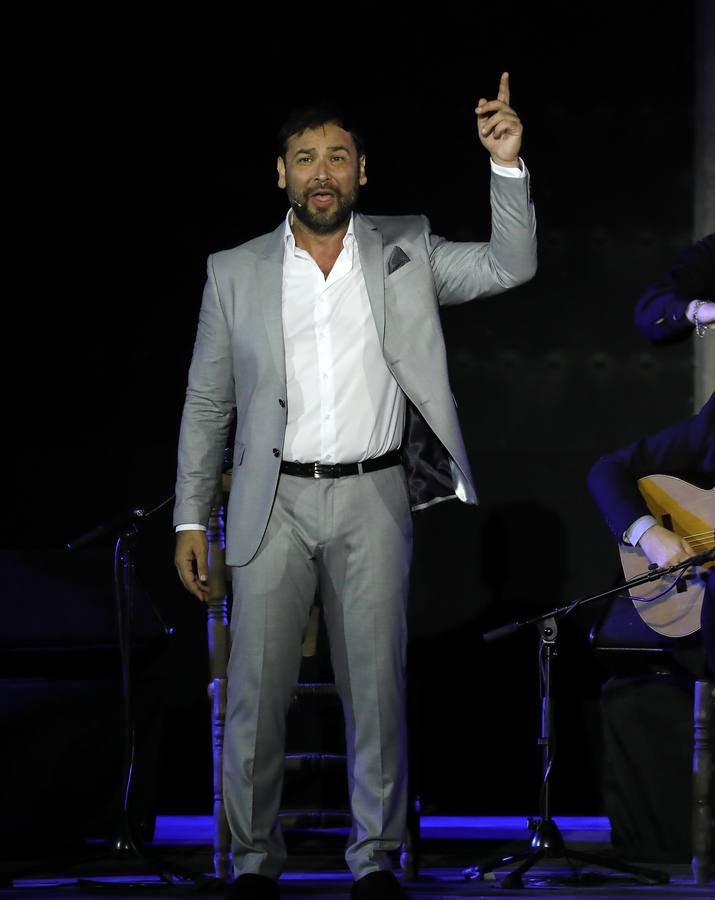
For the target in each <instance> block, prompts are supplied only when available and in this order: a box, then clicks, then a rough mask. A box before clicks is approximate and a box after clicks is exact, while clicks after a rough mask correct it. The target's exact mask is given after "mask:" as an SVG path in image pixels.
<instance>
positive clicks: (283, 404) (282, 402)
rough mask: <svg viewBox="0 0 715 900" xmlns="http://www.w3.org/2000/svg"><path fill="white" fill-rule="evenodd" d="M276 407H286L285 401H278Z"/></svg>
mask: <svg viewBox="0 0 715 900" xmlns="http://www.w3.org/2000/svg"><path fill="white" fill-rule="evenodd" d="M278 405H279V406H285V405H286V402H285V400H279V401H278Z"/></svg>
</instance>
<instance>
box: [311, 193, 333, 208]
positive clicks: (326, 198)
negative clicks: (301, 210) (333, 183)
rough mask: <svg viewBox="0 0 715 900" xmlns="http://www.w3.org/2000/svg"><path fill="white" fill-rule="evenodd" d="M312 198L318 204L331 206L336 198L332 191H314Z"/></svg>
mask: <svg viewBox="0 0 715 900" xmlns="http://www.w3.org/2000/svg"><path fill="white" fill-rule="evenodd" d="M310 199H311V200H312V201H313V202H314V203H315V205H316V206H329V205H330V204H331V203H332V202H333V200H334V199H335V194H334V193H333V192H332V191H314V192H313V193H312V194H311V195H310Z"/></svg>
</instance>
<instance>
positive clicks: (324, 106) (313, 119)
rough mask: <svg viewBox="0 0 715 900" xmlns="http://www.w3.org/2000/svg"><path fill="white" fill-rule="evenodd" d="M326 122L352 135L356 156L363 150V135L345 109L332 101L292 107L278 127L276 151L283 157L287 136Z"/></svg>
mask: <svg viewBox="0 0 715 900" xmlns="http://www.w3.org/2000/svg"><path fill="white" fill-rule="evenodd" d="M328 124H332V125H337V126H339V127H340V128H342V129H343V130H345V131H348V132H349V133H350V134H351V135H352V139H353V141H354V142H355V149H356V150H357V154H358V156H361V155H362V154H363V153H364V152H365V141H364V139H363V136H362V134H361V132H360V131H359V130H358V129H357V128H356V127H355V122H354V121H353V118H352V116H351V115H350V114H349V113H348V112H347V111H346V110H345V109H343V108H341V107H340V106H338V105H336V104H333V103H311V104H309V105H306V106H298V107H296V108H295V109H293V110H292V111H291V112H290V113H289V114H288V116H287V117H286V119H285V121H284V122H283V124H282V125H281V127H280V128H279V129H278V153H279V154H280V156H282V157H283V158H284V159H285V155H286V152H287V150H288V139H289V138H291V137H292V136H293V135H294V134H302V133H303V132H304V131H306V130H307V129H309V128H319V127H320V126H321V125H328Z"/></svg>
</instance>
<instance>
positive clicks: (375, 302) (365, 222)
mask: <svg viewBox="0 0 715 900" xmlns="http://www.w3.org/2000/svg"><path fill="white" fill-rule="evenodd" d="M355 237H356V238H357V244H358V249H359V251H360V264H361V266H362V273H363V277H364V278H365V287H366V288H367V296H368V298H369V300H370V306H371V307H372V315H373V317H374V319H375V325H376V326H377V334H378V337H379V338H380V346H382V345H383V344H384V341H385V274H384V270H383V252H382V234H381V233H380V231H379V229H378V228H377V226H376V225H374V224H373V223H372V221H371V220H370V219H369V218H367V216H363V215H360V214H356V215H355Z"/></svg>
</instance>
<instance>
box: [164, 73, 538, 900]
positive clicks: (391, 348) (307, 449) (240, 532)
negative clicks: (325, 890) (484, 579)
mask: <svg viewBox="0 0 715 900" xmlns="http://www.w3.org/2000/svg"><path fill="white" fill-rule="evenodd" d="M476 115H477V129H478V134H479V140H480V141H481V143H482V144H483V145H484V147H485V148H486V149H487V150H488V151H489V153H490V155H491V166H492V177H491V206H492V234H491V239H490V240H489V242H488V243H453V242H449V241H446V240H445V239H443V238H440V237H437V236H435V235H433V234H432V233H431V231H430V227H429V223H428V222H427V220H426V219H425V218H424V217H421V216H401V217H368V216H365V215H362V214H360V213H357V212H355V205H356V202H357V198H358V193H359V189H360V187H362V186H363V185H364V184H365V183H366V181H367V175H366V168H365V155H364V152H363V146H362V141H361V139H360V136H359V135H358V134H357V132H356V131H355V130H354V129H352V127H351V126H350V124H349V123H348V121H347V120H346V119H345V118H344V117H343V116H342V115H341V114H340V113H338V112H337V111H335V110H333V109H329V108H321V107H312V108H306V109H303V110H299V111H297V112H296V113H295V114H294V115H293V116H291V118H290V119H289V120H288V121H287V122H286V124H285V125H284V127H283V130H282V132H281V135H280V152H279V156H278V160H277V168H278V186H279V187H280V188H282V189H284V190H285V191H286V194H287V198H288V201H289V204H290V209H289V211H288V214H287V217H286V220H285V221H284V222H283V223H281V225H280V226H279V227H278V228H277V229H276V230H275V231H274V232H273V233H271V234H267V235H263V236H262V237H259V238H256V239H255V240H252V241H249V242H247V243H245V244H242V245H241V246H239V247H236V248H234V249H232V250H227V251H223V252H220V253H215V254H213V255H212V256H211V257H210V258H209V262H208V278H207V282H206V287H205V291H204V297H203V303H202V306H201V312H200V317H199V326H198V334H197V338H196V344H195V347H194V355H193V360H192V363H191V369H190V372H189V384H188V390H187V395H186V404H185V407H184V414H183V419H182V424H181V436H180V441H179V464H178V477H177V487H176V507H175V516H174V522H175V525H176V527H177V549H176V565H177V569H178V571H179V575H180V577H181V580H182V582H183V583H184V585H185V587H186V588H187V589H188V590H189V591H191V592H192V593H193V594H195V595H196V596H197V597H198V598H199V599H205V598H206V596H207V542H206V536H205V533H204V531H205V525H206V521H207V518H208V515H209V507H210V504H211V499H212V496H213V494H214V490H215V487H216V484H217V479H218V476H219V474H220V471H221V466H222V461H223V454H224V449H225V445H226V442H227V440H228V434H229V428H230V425H231V423H232V419H233V416H234V415H235V416H236V438H235V444H234V448H233V470H232V471H233V478H232V486H231V492H230V497H229V504H228V520H227V546H226V560H227V563H228V564H229V565H230V566H232V567H233V597H234V600H233V610H232V616H231V642H232V643H231V657H230V662H229V673H228V679H229V684H228V709H227V714H226V733H225V749H224V794H225V798H226V809H227V815H228V819H229V824H230V828H231V833H232V842H233V860H234V870H235V874H236V880H235V881H234V883H233V885H232V887H231V894H232V896H233V897H236V898H254V897H260V898H274V897H276V896H277V895H278V887H277V883H276V882H277V879H278V877H279V874H280V871H281V868H282V866H283V864H284V862H285V845H284V842H283V839H282V837H281V833H280V829H279V826H278V824H277V814H278V810H279V804H280V796H281V787H282V778H283V754H284V738H285V719H286V713H287V710H288V706H289V703H290V698H291V694H292V692H293V689H294V686H295V682H296V680H297V677H298V669H299V664H300V653H301V641H302V635H303V633H304V631H305V628H306V625H307V621H308V615H309V610H310V607H311V604H312V602H313V599H314V597H315V595H316V592H319V594H320V598H321V602H322V606H323V610H324V615H325V622H326V627H327V630H328V637H329V642H330V651H331V659H332V664H333V669H334V672H335V681H336V685H337V688H338V691H339V693H340V697H341V700H342V704H343V710H344V714H345V723H346V741H347V752H348V787H349V794H350V803H351V811H352V816H353V828H352V832H351V835H350V838H349V841H348V846H347V850H346V860H347V863H348V866H349V868H350V870H351V873H352V875H353V877H354V879H355V881H354V884H353V887H352V895H353V897H354V898H356V900H381V898H388V897H399V895H400V886H399V882H398V881H397V879H396V878H395V876H394V875H393V873H392V871H391V863H390V855H389V854H390V853H391V852H392V851H394V850H396V849H397V848H398V847H399V846H400V843H401V840H402V838H403V832H404V828H405V815H406V782H407V777H406V772H407V770H406V747H405V648H406V625H405V621H406V616H405V608H406V601H407V586H408V575H409V568H410V559H411V549H412V521H411V515H412V510H414V509H417V508H420V507H424V506H426V505H429V504H430V503H433V502H437V501H439V500H442V499H448V498H450V497H454V496H455V495H456V496H457V497H459V498H460V499H461V500H463V501H465V502H467V503H474V502H476V493H475V489H474V485H473V482H472V475H471V472H470V467H469V462H468V459H467V453H466V450H465V447H464V442H463V439H462V434H461V431H460V427H459V423H458V420H457V413H456V409H455V403H454V399H453V396H452V393H451V391H450V386H449V381H448V377H447V360H446V354H445V347H444V339H443V336H442V330H441V327H440V320H439V307H440V305H446V304H452V303H462V302H465V301H467V300H471V299H472V298H475V297H478V296H489V295H493V294H498V293H501V292H503V291H505V290H508V289H509V288H511V287H514V286H516V285H519V284H522V283H524V282H525V281H527V280H528V279H530V278H531V277H532V276H533V274H534V272H535V270H536V238H535V219H534V212H533V206H532V203H531V200H530V194H529V184H528V173H527V172H526V169H525V168H524V165H523V163H522V162H521V160H520V158H519V150H520V147H521V136H522V125H521V122H520V120H519V118H518V116H517V115H516V113H515V112H514V110H513V109H512V108H511V107H510V106H509V76H508V74H507V73H504V74H503V75H502V77H501V81H500V84H499V92H498V96H497V99H496V100H491V101H487V100H486V99H481V100H480V101H479V104H478V106H477V108H476Z"/></svg>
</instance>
